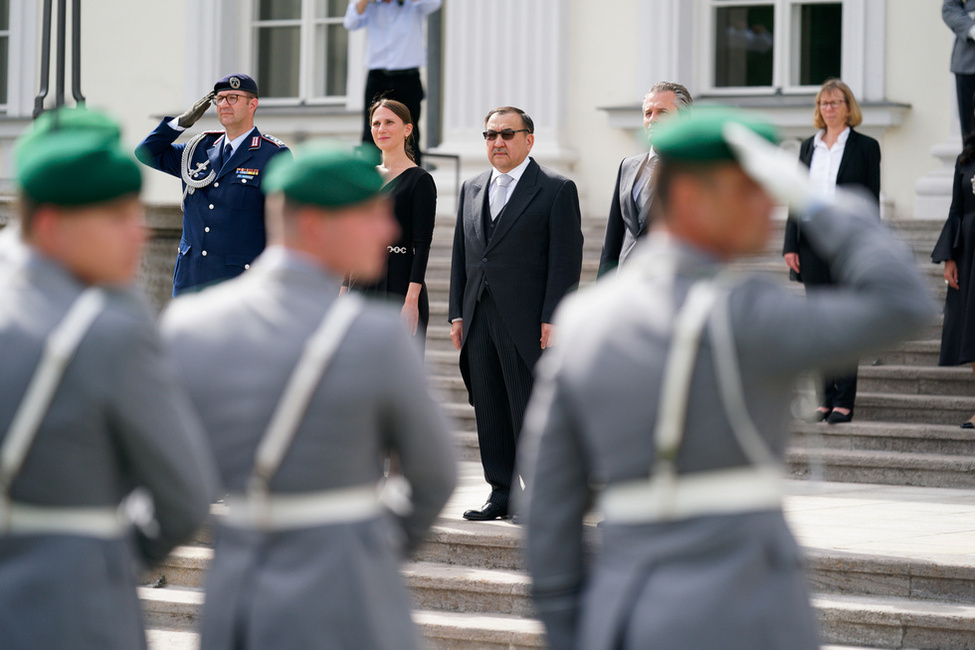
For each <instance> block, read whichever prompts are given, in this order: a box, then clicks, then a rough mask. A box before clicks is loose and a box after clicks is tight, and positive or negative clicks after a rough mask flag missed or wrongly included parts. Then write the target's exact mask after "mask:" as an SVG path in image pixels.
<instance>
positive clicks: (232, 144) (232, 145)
mask: <svg viewBox="0 0 975 650" xmlns="http://www.w3.org/2000/svg"><path fill="white" fill-rule="evenodd" d="M256 131H257V127H256V126H255V127H254V128H253V129H251V130H250V131H248V132H247V133H244V134H242V135H238V136H237V137H236V138H234V139H233V140H231V141H230V148H231V149H233V151H232V152H231V154H230V155H231V156H232V155H234V154H235V153H237V149H239V148H240V145H241V144H243V143H244V140H246V139H247V138H249V137H251V136H252V135H258V134H257V133H256ZM225 144H227V134H226V133H224V134H223V139H222V140H221V141H219V142H217V145H218V146H219V147H220V150H221V151H223V147H224V145H225Z"/></svg>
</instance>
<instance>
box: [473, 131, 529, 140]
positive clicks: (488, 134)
mask: <svg viewBox="0 0 975 650" xmlns="http://www.w3.org/2000/svg"><path fill="white" fill-rule="evenodd" d="M515 133H531V132H530V131H529V130H528V129H518V130H517V131H513V130H511V129H505V130H504V131H484V132H483V133H481V135H483V136H484V139H485V140H487V141H488V142H491V141H492V140H494V139H495V138H497V137H498V136H499V135H500V136H501V139H502V140H510V139H511V138H513V137H515Z"/></svg>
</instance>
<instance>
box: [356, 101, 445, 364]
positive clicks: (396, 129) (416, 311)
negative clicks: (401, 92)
mask: <svg viewBox="0 0 975 650" xmlns="http://www.w3.org/2000/svg"><path fill="white" fill-rule="evenodd" d="M369 123H370V124H371V126H372V139H373V141H374V142H375V143H376V146H377V147H379V150H380V151H381V152H382V163H381V164H380V165H379V167H378V169H379V173H381V174H382V176H383V178H384V179H385V180H386V188H387V191H388V192H389V194H390V196H391V197H392V198H393V212H394V214H395V215H396V221H397V222H398V223H399V227H400V237H399V241H397V242H396V243H395V244H394V245H393V246H390V247H389V261H388V264H387V268H386V276H385V277H384V278H383V279H381V280H380V281H379V282H378V283H377V284H376V285H374V286H371V287H366V288H364V289H363V291H365V292H366V293H374V294H379V295H384V296H387V297H388V298H390V299H392V300H396V301H397V302H400V301H401V304H402V312H401V313H402V316H403V321H404V322H405V323H406V326H407V328H408V330H409V332H410V335H411V336H415V337H417V339H419V342H420V345H421V347H422V346H423V344H424V342H425V340H426V331H427V323H428V322H429V319H430V306H429V301H428V298H427V289H426V285H425V284H424V281H423V279H424V276H425V275H426V272H427V260H428V258H429V257H430V243H431V241H433V227H434V223H435V220H436V215H437V186H436V185H435V184H434V182H433V177H432V176H430V174H429V173H428V172H427V171H426V170H425V169H423V168H422V167H418V166H417V164H416V161H415V160H414V153H413V151H414V150H413V146H412V141H413V119H412V117H411V116H410V111H409V109H408V108H406V106H405V105H404V104H402V103H400V102H397V101H394V100H391V99H380V100H378V101H377V102H375V103H374V104H373V105H372V106H371V107H370V109H369Z"/></svg>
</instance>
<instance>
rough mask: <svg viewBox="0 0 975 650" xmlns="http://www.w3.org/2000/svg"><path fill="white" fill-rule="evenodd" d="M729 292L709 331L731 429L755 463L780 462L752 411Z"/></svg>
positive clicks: (719, 386) (725, 295)
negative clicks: (739, 356)
mask: <svg viewBox="0 0 975 650" xmlns="http://www.w3.org/2000/svg"><path fill="white" fill-rule="evenodd" d="M728 299H729V294H728V293H725V294H724V296H723V299H722V300H720V301H719V302H718V304H717V305H715V308H714V315H713V316H712V318H711V320H710V323H709V326H708V331H709V332H710V334H711V341H712V342H713V343H714V345H712V346H711V348H712V350H713V353H712V354H713V358H714V366H715V372H716V373H717V376H718V390H719V391H720V394H721V403H722V405H723V406H724V410H725V413H726V414H727V415H728V420H729V421H730V422H731V430H732V431H733V432H734V434H735V438H736V439H737V440H738V444H739V446H740V447H741V450H742V451H743V452H744V454H745V456H746V457H747V458H748V460H749V462H751V463H752V465H769V466H774V465H776V464H777V463H776V460H775V456H774V454H773V453H772V450H771V449H769V446H768V443H766V442H765V439H764V438H762V436H761V434H760V433H759V432H758V428H757V427H756V426H755V422H754V420H752V417H751V415H749V413H748V405H747V403H746V402H745V391H744V389H743V388H742V386H741V369H740V367H739V365H738V352H737V350H736V349H735V339H734V336H733V334H732V331H731V315H730V313H729V310H728Z"/></svg>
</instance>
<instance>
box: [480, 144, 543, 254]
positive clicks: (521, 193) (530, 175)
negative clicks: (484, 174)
mask: <svg viewBox="0 0 975 650" xmlns="http://www.w3.org/2000/svg"><path fill="white" fill-rule="evenodd" d="M489 178H490V177H489ZM537 181H538V163H536V162H535V161H534V160H532V161H531V162H530V163H529V164H528V167H526V168H525V173H524V174H522V175H521V178H520V179H519V180H518V184H517V185H515V190H514V192H512V193H511V196H510V197H508V202H507V203H506V204H505V206H504V209H503V210H502V211H501V214H500V215H498V219H499V221H498V225H497V227H495V229H494V234H493V235H491V241H490V242H488V248H491V247H493V246H494V245H495V244H496V243H497V242H498V240H500V239H501V238H502V237H504V235H505V234H506V233H507V232H508V231H509V230H511V227H512V226H513V225H514V223H515V222H516V221H517V220H518V218H519V217H521V214H522V213H523V212H524V211H525V208H527V207H528V204H529V203H531V200H532V199H533V198H535V195H536V194H537V193H538V190H539V188H538V185H537V184H536V183H537Z"/></svg>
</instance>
